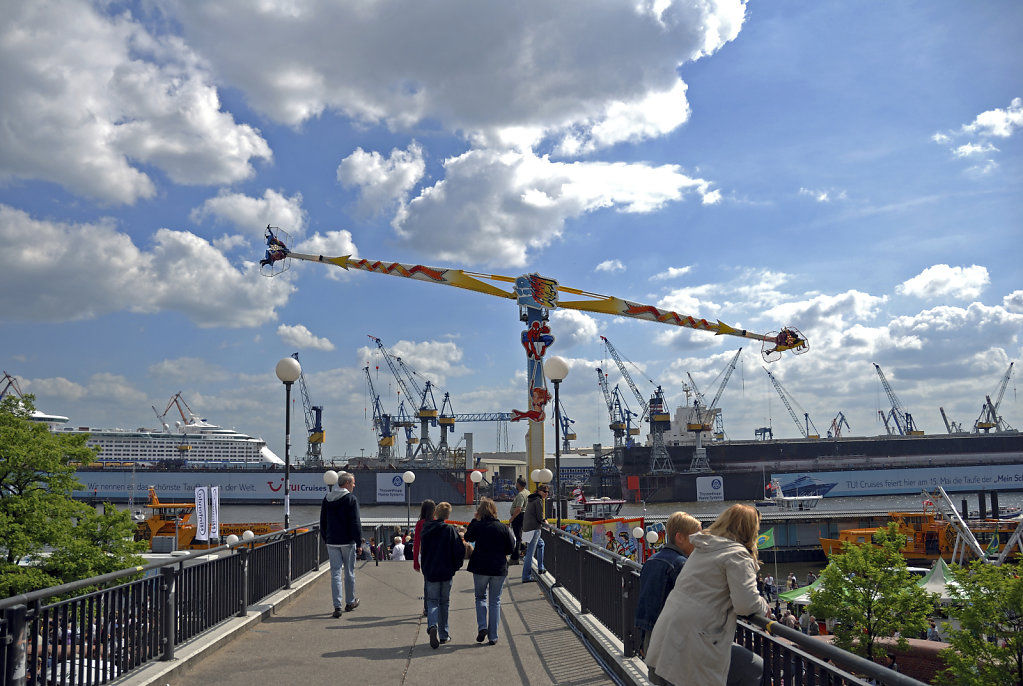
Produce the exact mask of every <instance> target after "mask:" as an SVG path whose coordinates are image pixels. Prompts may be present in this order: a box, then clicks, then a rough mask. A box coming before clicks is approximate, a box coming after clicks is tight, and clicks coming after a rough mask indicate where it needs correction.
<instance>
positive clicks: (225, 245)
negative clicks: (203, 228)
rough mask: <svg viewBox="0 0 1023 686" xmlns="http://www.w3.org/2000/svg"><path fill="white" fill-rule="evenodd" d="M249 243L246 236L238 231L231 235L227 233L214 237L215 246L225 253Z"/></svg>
mask: <svg viewBox="0 0 1023 686" xmlns="http://www.w3.org/2000/svg"><path fill="white" fill-rule="evenodd" d="M248 244H249V241H248V240H247V239H246V238H245V236H242V235H240V234H237V233H236V234H234V235H230V236H229V235H227V234H226V233H225V234H224V235H223V236H221V237H220V238H214V239H213V247H214V248H216V249H217V250H219V251H220V252H223V253H227V252H231V251H232V250H234V249H235V248H241V247H242V246H247V245H248Z"/></svg>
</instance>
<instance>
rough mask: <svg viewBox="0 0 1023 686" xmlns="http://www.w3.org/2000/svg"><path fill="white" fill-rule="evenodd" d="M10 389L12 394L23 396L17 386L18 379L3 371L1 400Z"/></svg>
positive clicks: (0, 390) (0, 389) (0, 391)
mask: <svg viewBox="0 0 1023 686" xmlns="http://www.w3.org/2000/svg"><path fill="white" fill-rule="evenodd" d="M11 391H14V394H15V395H16V396H18V397H19V398H21V397H23V394H22V392H21V387H20V386H18V380H17V379H16V378H14V377H13V376H11V375H10V374H8V373H7V372H4V385H3V387H2V388H0V400H3V399H4V396H6V395H8V394H9V393H10V392H11Z"/></svg>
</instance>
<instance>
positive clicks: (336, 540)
mask: <svg viewBox="0 0 1023 686" xmlns="http://www.w3.org/2000/svg"><path fill="white" fill-rule="evenodd" d="M518 485H519V493H520V494H522V493H523V492H524V491H525V487H526V482H525V480H524V479H522V478H520V479H519V480H518ZM354 488H355V476H354V475H353V474H351V473H349V472H342V473H341V474H339V475H338V481H337V489H336V490H335V489H333V488H331V489H330V490H329V491H328V493H327V495H326V496H325V497H324V499H323V502H322V504H321V506H320V536H321V537H322V538H323V541H324V543H325V544H326V546H327V554H328V557H329V559H330V574H331V577H330V578H331V598H332V600H333V603H334V615H333V616H334V617H340V616H341V614H342V612H351V611H352V610H354V609H355V608H357V607H358V606H359V599H358V597H357V596H356V595H355V560H356V558H357V557H361V556H362V555H363V554H364V551H365V552H366V553H368V555H369V556H371V557H372V558H374V559H384V554H385V548H386V546H385V545H384V544H383V542H381V543H380V544H378V543H377V541H376V540H375V539H371V540H370V542H369V544H368V550H367V549H366V543H365V541H364V539H362V538H361V532H362V520H361V517H360V514H359V503H358V500H357V499H356V498H355V495H354V493H353V490H354ZM548 494H549V488H548V486H546V485H545V484H540V485H539V486H538V487H537V489H536V491H535V492H533V493H529V494H527V495H524V496H523V497H522V498H521V502H520V503H519V505H518V509H519V512H513V517H512V527H511V528H509V527H508V526H507V525H505V524H504V523H503V522H501V521H500V520H499V519H498V518H497V506H496V505H495V504H494V501H493V500H491V499H490V498H481V499H480V503H479V506H478V507H477V508H476V512H475V514H474V515H473V519H472V521H471V522H469V525H468V526H467V527H466V526H457V527H456V526H455V525H453V524H451V523H449V522H448V521H447V519H448V517H449V515H450V514H451V504H450V503H447V502H440V503H434V502H433V501H432V500H425V501H423V503H422V506H421V508H420V512H419V520H418V521H417V522H416V526H415V531H414V533H411V534H410V533H408V532H404V533H402V534H399V535H396V536H394V538H393V544H392V545H391V548H390V553H389V557H390V559H391V560H401V561H404V560H407V559H410V558H411V560H412V566H413V569H414V570H415V571H417V572H420V573H421V574H422V575H423V616H424V617H426V622H427V633H428V634H429V636H430V647H432V648H434V649H436V648H438V647H439V646H440V645H441V644H442V643H447V642H448V641H449V640H450V639H451V634H450V627H449V623H448V615H449V608H450V600H451V581H452V579H453V578H454V576H455V572H457V571H458V570H459V569H461V568H462V565H463V563H464V562H465V561H466V560H468V561H469V564H468V567H467V568H468V571H469V572H470V573H471V574H472V575H473V587H474V594H475V605H476V624H477V629H478V631H477V634H476V642H477V643H483V642H484V641H486V642H487V643H488V645H496V644H497V641H498V627H499V626H500V622H501V592H502V590H503V588H504V583H505V580H506V579H507V576H508V566H509V559H508V558H509V556H511V557H512V562H511V564H515V563H517V562H518V558H519V557H520V553H521V549H520V542H519V539H520V538H522V539H523V540H524V542H525V543H527V544H528V550H527V553H526V561H525V564H523V577H522V580H523V581H532V580H533V579H532V576H531V573H532V566H531V563H532V561H533V560H534V559H535V560H536V573H537V574H544V573H546V569H544V565H543V540H542V539H541V537H540V535H539V533H540V529H541V528H542V527H544V526H547V520H546V517H545V512H544V499H545V498H546V497H547V495H548ZM513 505H514V503H513ZM513 509H514V508H513ZM514 515H518V522H519V523H518V524H517V525H516V517H515V516H514ZM513 530H514V531H515V533H513ZM519 531H521V532H522V533H521V535H520V534H519Z"/></svg>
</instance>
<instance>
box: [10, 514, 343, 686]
mask: <svg viewBox="0 0 1023 686" xmlns="http://www.w3.org/2000/svg"><path fill="white" fill-rule="evenodd" d="M212 554H216V555H217V556H218V557H216V558H215V559H211V560H201V559H200V558H203V557H205V556H208V555H212ZM326 560H327V553H326V547H325V546H324V545H323V544H322V542H321V541H320V539H319V527H318V526H317V525H315V524H310V525H307V526H305V527H300V528H298V529H291V530H289V531H287V532H286V533H284V534H282V533H280V532H277V533H273V534H267V535H265V536H259V537H256V538H254V539H252V540H251V541H248V542H242V543H236V544H234V545H222V546H218V547H215V548H211V549H209V550H200V551H196V552H194V553H190V554H188V555H183V556H181V557H178V558H176V559H174V560H170V561H167V562H154V563H151V564H148V565H143V566H139V567H134V568H131V569H126V570H122V571H119V572H113V573H110V574H104V575H102V576H97V577H92V578H90V579H84V580H82V581H76V582H73V583H68V584H64V585H61V586H56V587H53V588H48V589H43V590H41V591H35V592H33V593H27V594H24V595H20V596H14V597H11V598H5V599H3V600H0V679H2V681H0V684H2V686H22V685H27V686H34V685H35V684H52V683H56V684H80V685H92V684H105V683H108V682H110V681H113V680H114V679H118V678H121V677H123V676H124V675H125V674H127V673H129V672H131V671H132V670H134V669H136V668H138V667H139V666H141V665H143V664H145V663H147V662H150V661H154V660H171V659H173V658H174V651H175V647H176V646H177V645H180V644H181V643H184V642H185V641H188V640H190V639H192V638H195V637H196V636H198V635H199V634H201V633H203V632H205V631H208V630H209V629H211V628H213V627H215V626H216V625H218V624H220V623H222V622H224V621H227V620H228V619H230V618H231V617H235V616H242V617H243V616H245V614H246V611H247V609H248V607H249V606H251V605H253V604H255V603H258V602H259V601H261V600H263V599H264V598H266V597H267V596H269V595H271V594H272V593H275V592H276V591H279V590H281V589H284V588H290V586H291V582H292V579H293V578H298V577H300V576H302V575H304V574H307V573H308V572H310V571H313V570H315V569H318V568H319V566H320V564H322V563H323V562H325V561H326Z"/></svg>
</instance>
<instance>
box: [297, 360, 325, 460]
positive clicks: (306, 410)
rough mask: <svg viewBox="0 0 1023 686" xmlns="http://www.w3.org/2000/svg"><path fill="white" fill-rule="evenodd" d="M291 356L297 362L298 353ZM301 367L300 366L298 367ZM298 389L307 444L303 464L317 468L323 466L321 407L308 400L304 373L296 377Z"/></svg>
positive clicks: (323, 436)
mask: <svg viewBox="0 0 1023 686" xmlns="http://www.w3.org/2000/svg"><path fill="white" fill-rule="evenodd" d="M291 356H292V357H294V358H295V361H296V362H298V361H299V360H298V353H291ZM300 366H301V365H300ZM298 388H299V391H300V392H301V394H302V410H303V416H304V417H305V431H306V436H307V437H308V438H307V442H306V452H305V463H306V465H308V466H310V467H318V466H321V465H322V464H323V441H324V438H325V435H324V432H323V406H322V405H313V403H312V401H311V400H309V387H308V386H307V385H306V382H305V372H304V371H303V372H301V373H300V374H299V375H298Z"/></svg>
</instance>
